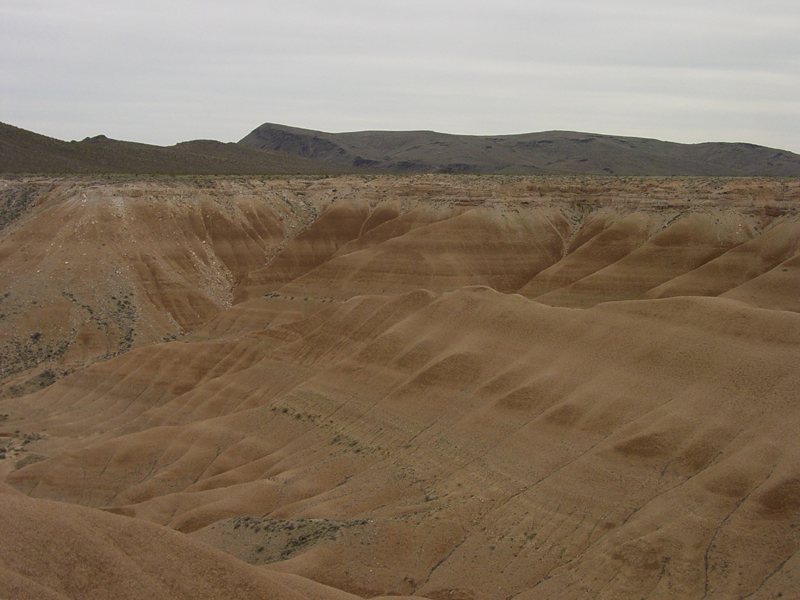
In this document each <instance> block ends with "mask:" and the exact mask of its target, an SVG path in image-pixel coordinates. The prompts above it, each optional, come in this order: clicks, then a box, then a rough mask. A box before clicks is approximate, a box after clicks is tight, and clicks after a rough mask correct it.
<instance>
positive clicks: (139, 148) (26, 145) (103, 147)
mask: <svg viewBox="0 0 800 600" xmlns="http://www.w3.org/2000/svg"><path fill="white" fill-rule="evenodd" d="M352 171H353V169H352V168H349V167H346V166H343V165H340V164H335V163H323V162H320V161H315V160H312V159H308V158H302V157H300V156H297V155H294V154H287V153H284V152H273V151H268V150H259V149H256V148H248V147H247V146H244V145H241V144H234V143H223V142H217V141H214V140H194V141H190V142H181V143H179V144H175V145H174V146H154V145H150V144H140V143H136V142H125V141H121V140H114V139H111V138H108V137H106V136H105V135H97V136H94V137H87V138H85V139H83V140H82V141H80V142H65V141H62V140H57V139H55V138H51V137H47V136H44V135H40V134H38V133H33V132H31V131H27V130H25V129H20V128H19V127H14V126H13V125H7V124H5V123H0V173H133V174H136V173H141V174H156V173H165V174H206V175H230V174H285V173H303V174H315V173H349V172H352Z"/></svg>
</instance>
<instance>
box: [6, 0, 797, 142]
mask: <svg viewBox="0 0 800 600" xmlns="http://www.w3.org/2000/svg"><path fill="white" fill-rule="evenodd" d="M798 31H800V13H798V11H797V9H796V5H794V0H792V2H788V1H782V0H766V1H762V2H760V3H753V2H745V1H740V0H728V1H726V2H721V1H719V2H718V1H716V0H694V1H691V2H690V1H685V0H675V1H673V2H671V3H668V4H667V3H663V2H654V1H651V0H639V1H633V0H607V1H603V2H598V1H591V0H562V2H559V3H553V2H543V1H539V0H534V1H525V2H523V1H519V2H517V1H514V0H497V1H496V2H494V3H492V4H491V5H490V4H489V3H486V2H477V1H464V2H459V3H455V2H450V1H443V0H429V1H427V2H422V1H418V0H406V1H404V2H375V1H374V0H373V1H361V0H344V1H335V0H329V1H327V2H323V1H318V0H295V1H294V2H291V3H289V2H277V1H267V2H257V1H254V0H253V1H251V0H232V1H229V2H225V3H221V2H212V1H209V0H195V1H188V0H175V1H173V2H170V3H163V2H154V1H151V0H143V1H139V2H136V3H129V2H117V3H110V2H101V1H97V0H75V1H73V2H71V3H69V4H68V5H65V3H62V2H57V1H55V0H6V1H5V2H4V3H3V4H2V5H0V61H1V62H0V68H1V69H2V72H0V75H1V77H0V97H1V99H0V119H1V120H3V121H6V122H10V123H12V124H15V125H18V126H21V127H26V128H29V129H33V130H35V131H39V132H41V133H45V134H47V135H52V136H55V137H59V138H62V139H72V138H81V137H83V136H86V135H94V134H97V133H105V134H106V135H109V136H113V137H118V138H123V139H131V140H137V141H143V142H150V143H159V144H170V143H175V142H177V141H180V140H186V139H192V138H199V137H206V138H216V139H221V140H224V141H232V140H236V139H239V138H241V137H243V136H244V135H245V134H246V133H248V132H249V131H250V130H251V129H252V128H254V127H255V126H257V125H259V124H260V123H262V122H264V121H273V122H279V123H286V124H291V125H296V126H300V127H309V128H316V129H323V130H328V131H344V130H357V129H375V128H381V129H435V130H438V131H445V132H452V133H486V134H488V133H520V132H526V131H539V130H545V129H575V130H582V131H593V132H601V133H616V134H620V135H640V136H647V137H657V138H660V139H668V140H674V141H682V142H698V141H705V140H714V141H749V142H753V143H759V144H764V145H771V146H777V147H781V148H786V149H790V150H794V151H800V77H798V75H797V73H800V36H798V35H797V32H798Z"/></svg>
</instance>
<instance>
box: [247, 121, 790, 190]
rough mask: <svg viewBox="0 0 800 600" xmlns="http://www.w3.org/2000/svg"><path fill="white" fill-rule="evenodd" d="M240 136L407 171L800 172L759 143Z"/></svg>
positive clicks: (425, 134)
mask: <svg viewBox="0 0 800 600" xmlns="http://www.w3.org/2000/svg"><path fill="white" fill-rule="evenodd" d="M239 143H240V144H241V145H244V146H249V147H253V148H261V149H267V150H279V151H282V152H287V153H291V154H296V155H297V156H302V157H304V158H313V159H317V160H324V161H330V162H336V163H339V164H343V165H349V166H352V167H355V168H359V169H363V168H365V167H368V168H374V169H381V170H385V171H391V172H402V173H408V172H443V173H509V174H530V175H535V174H560V173H586V174H616V175H706V176H708V175H713V176H748V175H772V176H778V177H789V176H791V177H794V176H798V175H800V155H797V154H794V153H792V152H788V151H784V150H776V149H773V148H766V147H763V146H756V145H753V144H743V143H704V144H677V143H673V142H662V141H659V140H652V139H644V138H631V137H620V136H611V135H599V134H589V133H576V132H570V131H546V132H541V133H526V134H520V135H500V136H470V135H450V134H444V133H436V132H433V131H362V132H350V133H325V132H321V131H311V130H307V129H299V128H296V127H286V126H283V125H275V124H272V123H265V124H264V125H262V126H261V127H258V128H257V129H255V130H254V131H252V132H251V133H250V134H249V135H247V136H246V137H245V138H244V139H242V140H241V141H240V142H239Z"/></svg>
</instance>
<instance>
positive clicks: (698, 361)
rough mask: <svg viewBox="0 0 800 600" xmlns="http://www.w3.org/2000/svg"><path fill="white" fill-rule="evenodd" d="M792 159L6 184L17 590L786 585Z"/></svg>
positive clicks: (1, 509) (3, 216)
mask: <svg viewBox="0 0 800 600" xmlns="http://www.w3.org/2000/svg"><path fill="white" fill-rule="evenodd" d="M799 209H800V180H798V179H781V178H763V179H759V178H722V177H718V178H711V177H704V178H700V177H697V178H691V177H682V178H679V177H627V178H625V177H602V176H548V177H533V176H526V177H521V176H520V177H518V176H514V177H512V176H470V175H457V176H456V175H408V176H389V175H381V176H374V175H370V176H361V175H339V176H336V177H323V176H293V177H274V178H269V177H264V176H255V175H254V176H247V177H245V176H240V177H233V176H231V177H210V176H181V177H166V176H123V175H85V176H78V175H58V176H56V175H52V176H43V175H41V176H22V175H17V176H11V175H7V176H4V177H3V178H2V179H0V227H1V229H0V357H1V358H2V362H0V377H1V378H2V379H0V383H1V384H2V391H1V392H0V598H13V599H17V598H46V599H50V598H52V599H64V598H81V599H83V598H87V599H89V598H111V597H113V598H123V599H125V598H131V599H133V598H137V599H138V598H164V599H167V598H187V599H188V598H277V599H286V600H300V599H305V600H357V599H358V598H375V597H385V596H394V597H397V596H400V597H402V596H415V597H424V598H429V599H432V600H447V599H453V600H494V599H510V598H515V599H518V600H535V599H540V598H546V599H548V600H551V599H556V600H562V599H563V600H579V599H581V600H582V599H585V598H602V599H616V598H631V599H635V598H651V599H659V598H687V599H697V600H700V599H703V598H719V599H733V598H752V599H758V600H766V599H770V598H778V597H782V598H792V597H797V590H798V589H800V554H798V549H800V529H798V528H800V438H799V437H798V435H797V432H798V431H800V368H798V367H799V366H800V215H799V214H798V210H799Z"/></svg>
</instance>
